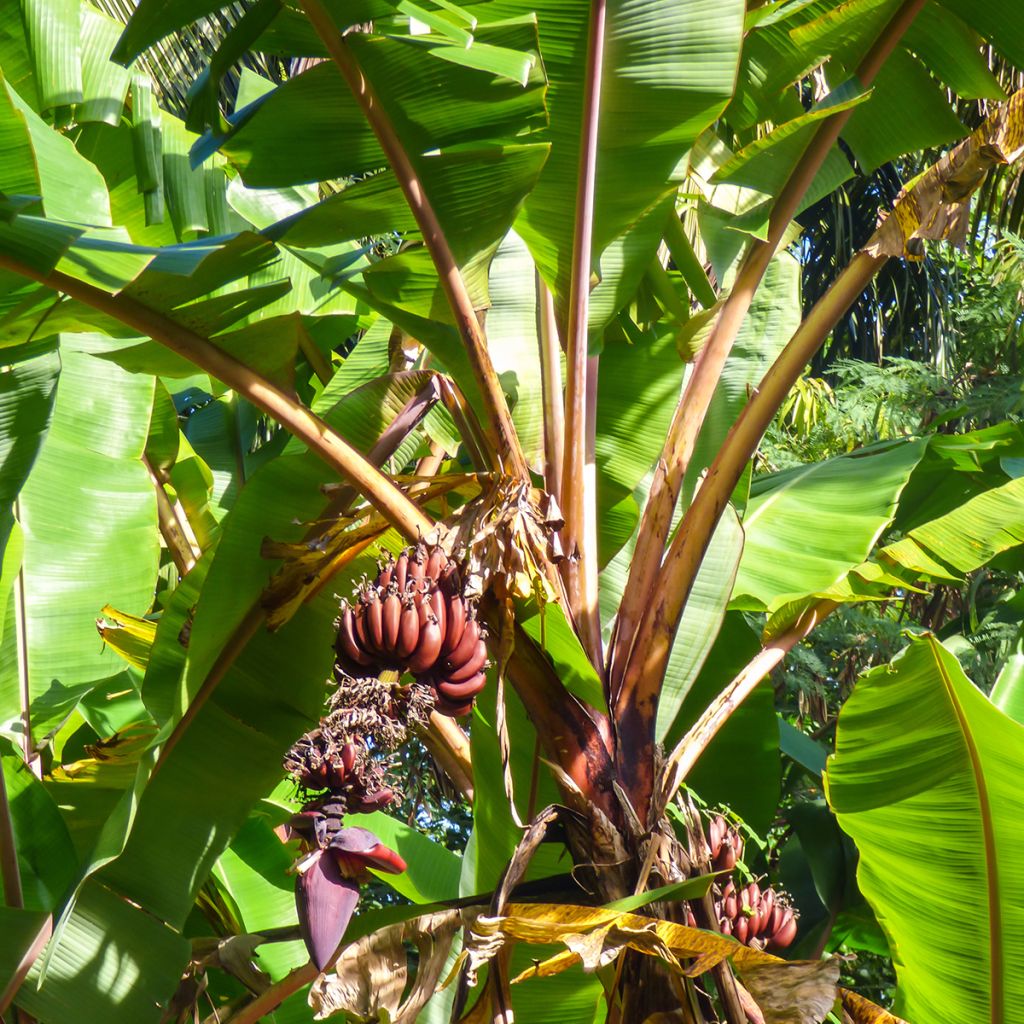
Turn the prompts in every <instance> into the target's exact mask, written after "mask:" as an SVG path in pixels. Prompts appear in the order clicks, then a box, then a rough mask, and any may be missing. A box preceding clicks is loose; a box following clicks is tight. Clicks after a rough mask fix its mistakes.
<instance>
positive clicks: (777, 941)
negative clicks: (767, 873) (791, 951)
mask: <svg viewBox="0 0 1024 1024" xmlns="http://www.w3.org/2000/svg"><path fill="white" fill-rule="evenodd" d="M715 909H716V910H717V911H718V923H719V926H720V927H721V929H722V934H723V935H732V936H733V938H735V939H736V940H737V941H738V942H742V943H744V944H746V945H748V946H757V947H759V948H761V949H770V950H773V951H777V950H780V949H785V948H786V947H787V946H789V945H791V944H792V942H793V940H794V939H795V938H796V930H797V923H796V915H795V914H794V913H793V908H792V907H790V906H788V905H787V904H786V903H784V902H783V901H782V899H781V898H780V897H779V895H778V894H777V893H776V892H775V890H774V889H771V888H768V889H761V887H760V886H759V885H758V884H757V882H751V883H750V884H749V885H745V886H744V887H743V888H742V889H737V888H736V886H735V885H734V884H733V881H732V879H731V878H730V879H729V881H728V882H726V883H725V885H724V886H723V888H722V898H721V899H720V900H716V901H715Z"/></svg>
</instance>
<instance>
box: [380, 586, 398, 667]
mask: <svg viewBox="0 0 1024 1024" xmlns="http://www.w3.org/2000/svg"><path fill="white" fill-rule="evenodd" d="M381 618H382V619H383V621H384V646H385V648H386V649H387V652H388V653H389V654H394V653H395V652H396V648H397V647H398V630H399V627H400V626H401V623H402V599H401V598H400V597H399V596H398V592H397V591H395V590H389V591H388V596H387V597H386V598H384V607H383V609H382V610H381Z"/></svg>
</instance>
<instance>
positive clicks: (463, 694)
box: [434, 672, 487, 703]
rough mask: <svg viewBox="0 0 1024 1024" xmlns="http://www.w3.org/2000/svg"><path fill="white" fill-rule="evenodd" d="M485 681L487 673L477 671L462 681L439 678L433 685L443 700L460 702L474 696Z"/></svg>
mask: <svg viewBox="0 0 1024 1024" xmlns="http://www.w3.org/2000/svg"><path fill="white" fill-rule="evenodd" d="M486 682H487V673H486V672H477V673H476V675H473V676H470V677H469V679H467V680H466V681H465V682H464V683H452V682H449V681H448V680H447V679H441V680H439V681H438V682H437V683H435V684H434V686H435V689H436V690H437V692H438V693H439V694H440V695H441V696H442V697H444V699H445V700H447V701H451V702H452V703H461V702H462V701H465V700H471V699H472V698H473V697H475V696H476V695H477V694H478V693H479V692H480V691H481V690H482V689H483V688H484V685H485V684H486Z"/></svg>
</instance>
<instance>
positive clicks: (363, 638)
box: [353, 603, 373, 665]
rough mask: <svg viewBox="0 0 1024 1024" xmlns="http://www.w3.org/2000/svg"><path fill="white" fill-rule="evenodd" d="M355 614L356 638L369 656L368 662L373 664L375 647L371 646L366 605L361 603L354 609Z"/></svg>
mask: <svg viewBox="0 0 1024 1024" xmlns="http://www.w3.org/2000/svg"><path fill="white" fill-rule="evenodd" d="M353 615H354V616H355V629H356V640H357V641H358V642H359V646H360V647H362V649H363V651H364V652H365V653H366V655H367V656H368V658H369V661H367V664H368V665H369V664H372V663H373V648H372V647H371V646H370V634H369V631H368V629H367V626H366V605H364V604H362V603H360V604H359V605H358V606H357V607H356V608H354V609H353Z"/></svg>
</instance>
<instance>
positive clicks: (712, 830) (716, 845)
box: [708, 814, 727, 860]
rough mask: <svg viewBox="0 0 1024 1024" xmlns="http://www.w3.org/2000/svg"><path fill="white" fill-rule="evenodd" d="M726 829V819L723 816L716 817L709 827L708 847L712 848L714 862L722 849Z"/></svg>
mask: <svg viewBox="0 0 1024 1024" xmlns="http://www.w3.org/2000/svg"><path fill="white" fill-rule="evenodd" d="M726 828H727V826H726V823H725V818H723V817H722V815H720V814H719V815H716V816H715V817H714V818H712V819H711V824H710V825H709V826H708V846H710V847H711V859H712V860H714V859H715V858H716V857H717V856H718V851H719V850H721V848H722V840H723V839H725V832H726Z"/></svg>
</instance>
